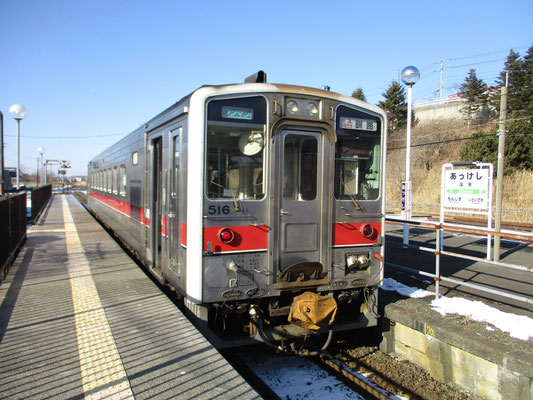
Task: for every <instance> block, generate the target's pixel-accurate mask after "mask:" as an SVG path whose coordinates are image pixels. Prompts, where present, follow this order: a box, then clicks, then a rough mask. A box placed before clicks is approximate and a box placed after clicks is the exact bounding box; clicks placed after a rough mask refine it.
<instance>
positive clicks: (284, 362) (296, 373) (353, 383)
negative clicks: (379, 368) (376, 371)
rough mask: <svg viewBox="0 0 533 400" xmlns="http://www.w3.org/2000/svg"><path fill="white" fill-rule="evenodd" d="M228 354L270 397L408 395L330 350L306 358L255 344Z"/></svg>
mask: <svg viewBox="0 0 533 400" xmlns="http://www.w3.org/2000/svg"><path fill="white" fill-rule="evenodd" d="M224 356H225V357H226V358H227V359H228V360H229V361H230V363H231V364H232V365H233V366H234V367H235V368H236V369H237V370H238V371H239V373H241V375H243V376H244V377H245V379H246V380H247V381H248V382H249V383H250V384H251V385H252V386H253V387H254V388H255V389H256V390H257V391H258V392H259V394H260V395H261V396H262V397H263V398H266V399H287V400H288V399H291V400H299V399H306V400H314V399H316V400H319V399H324V398H328V399H357V400H368V399H379V400H400V399H405V397H401V396H398V395H395V394H392V393H390V392H388V391H387V390H385V389H383V388H381V387H379V386H378V385H377V384H376V383H374V382H373V381H372V380H371V379H370V378H369V377H367V376H365V374H363V373H360V372H357V371H355V370H353V369H351V368H350V367H348V366H347V365H346V364H344V363H343V362H342V361H340V360H338V359H336V358H335V357H333V356H332V355H330V354H328V353H323V354H322V355H321V356H319V357H313V358H306V357H300V356H292V355H287V354H274V353H272V352H269V351H268V349H262V348H261V347H258V346H254V347H251V348H248V349H247V350H245V351H242V352H238V353H232V354H231V355H230V354H224Z"/></svg>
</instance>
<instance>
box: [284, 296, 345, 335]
mask: <svg viewBox="0 0 533 400" xmlns="http://www.w3.org/2000/svg"><path fill="white" fill-rule="evenodd" d="M335 314H337V302H336V301H335V299H334V298H332V297H329V296H320V295H318V294H316V293H313V292H305V293H303V294H301V295H299V296H296V297H295V298H294V300H293V302H292V304H291V311H290V313H289V322H293V321H294V323H296V324H298V325H300V326H303V327H304V328H306V329H313V330H317V329H320V328H321V327H323V326H326V325H328V324H329V325H331V324H332V323H333V321H334V320H335Z"/></svg>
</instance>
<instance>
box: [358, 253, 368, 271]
mask: <svg viewBox="0 0 533 400" xmlns="http://www.w3.org/2000/svg"><path fill="white" fill-rule="evenodd" d="M357 263H358V264H359V268H360V269H364V268H367V267H368V266H369V265H370V258H368V256H366V255H360V256H359V257H357Z"/></svg>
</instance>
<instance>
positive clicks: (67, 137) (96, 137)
mask: <svg viewBox="0 0 533 400" xmlns="http://www.w3.org/2000/svg"><path fill="white" fill-rule="evenodd" d="M126 135H127V133H113V134H109V135H93V136H27V135H22V136H21V137H22V138H25V139H74V140H77V139H98V138H100V139H102V138H108V137H113V136H126ZM4 137H15V135H4Z"/></svg>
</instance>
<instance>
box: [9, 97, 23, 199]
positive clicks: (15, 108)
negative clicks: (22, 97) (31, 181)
mask: <svg viewBox="0 0 533 400" xmlns="http://www.w3.org/2000/svg"><path fill="white" fill-rule="evenodd" d="M9 114H11V116H12V117H13V118H14V119H15V121H17V190H19V188H20V121H22V120H23V119H24V117H25V116H26V108H24V106H23V105H20V104H13V105H12V106H11V107H10V108H9Z"/></svg>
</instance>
